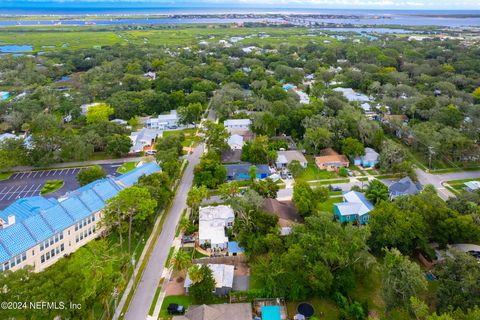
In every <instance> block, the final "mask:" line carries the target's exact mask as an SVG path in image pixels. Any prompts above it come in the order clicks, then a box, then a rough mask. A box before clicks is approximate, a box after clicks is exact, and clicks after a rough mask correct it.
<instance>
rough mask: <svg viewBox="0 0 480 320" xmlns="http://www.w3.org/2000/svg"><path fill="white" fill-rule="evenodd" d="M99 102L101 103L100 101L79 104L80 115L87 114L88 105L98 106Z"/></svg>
mask: <svg viewBox="0 0 480 320" xmlns="http://www.w3.org/2000/svg"><path fill="white" fill-rule="evenodd" d="M100 104H101V103H100V102H94V103H86V104H82V105H81V106H80V109H82V116H86V115H87V112H88V109H90V107H95V106H98V105H100Z"/></svg>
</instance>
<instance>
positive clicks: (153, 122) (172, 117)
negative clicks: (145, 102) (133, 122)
mask: <svg viewBox="0 0 480 320" xmlns="http://www.w3.org/2000/svg"><path fill="white" fill-rule="evenodd" d="M145 127H146V128H148V129H155V130H166V129H176V128H177V127H178V115H177V110H171V111H170V113H168V114H161V115H159V116H158V117H156V118H149V119H148V120H147V121H146V122H145Z"/></svg>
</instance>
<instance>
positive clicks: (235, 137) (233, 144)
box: [227, 134, 244, 150]
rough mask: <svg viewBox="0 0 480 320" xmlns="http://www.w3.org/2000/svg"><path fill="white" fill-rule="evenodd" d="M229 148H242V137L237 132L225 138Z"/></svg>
mask: <svg viewBox="0 0 480 320" xmlns="http://www.w3.org/2000/svg"><path fill="white" fill-rule="evenodd" d="M227 143H228V145H229V146H230V149H232V150H242V148H243V145H244V142H243V137H242V136H241V135H239V134H232V135H231V136H230V138H228V140H227Z"/></svg>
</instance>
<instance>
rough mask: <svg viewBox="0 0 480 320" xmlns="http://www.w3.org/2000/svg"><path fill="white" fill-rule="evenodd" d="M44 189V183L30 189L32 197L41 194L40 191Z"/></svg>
mask: <svg viewBox="0 0 480 320" xmlns="http://www.w3.org/2000/svg"><path fill="white" fill-rule="evenodd" d="M41 190H42V184H39V185H38V186H36V187H35V189H34V190H32V191H30V192H31V194H30V197H33V196H36V195H39V194H40V191H41Z"/></svg>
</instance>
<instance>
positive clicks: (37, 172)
mask: <svg viewBox="0 0 480 320" xmlns="http://www.w3.org/2000/svg"><path fill="white" fill-rule="evenodd" d="M40 172H41V171H35V174H34V175H33V177H32V178H35V177H36V176H37V174H39V173H40Z"/></svg>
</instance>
